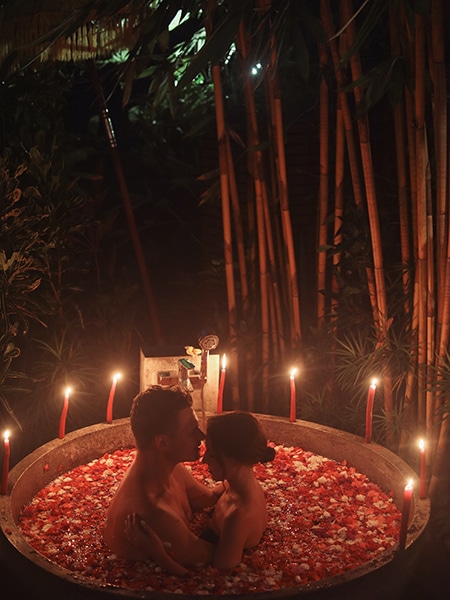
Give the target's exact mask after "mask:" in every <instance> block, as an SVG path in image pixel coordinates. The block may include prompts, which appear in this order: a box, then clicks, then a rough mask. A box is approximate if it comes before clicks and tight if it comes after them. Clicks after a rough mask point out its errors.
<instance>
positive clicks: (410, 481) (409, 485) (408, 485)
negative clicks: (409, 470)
mask: <svg viewBox="0 0 450 600" xmlns="http://www.w3.org/2000/svg"><path fill="white" fill-rule="evenodd" d="M413 487H414V485H413V480H412V479H408V483H407V484H406V486H405V490H412V489H413Z"/></svg>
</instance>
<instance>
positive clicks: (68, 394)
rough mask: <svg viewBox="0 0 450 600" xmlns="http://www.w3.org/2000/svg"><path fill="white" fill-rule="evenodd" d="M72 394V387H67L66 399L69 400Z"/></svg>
mask: <svg viewBox="0 0 450 600" xmlns="http://www.w3.org/2000/svg"><path fill="white" fill-rule="evenodd" d="M71 392H72V388H70V387H66V397H67V398H68V397H69V396H70V393H71Z"/></svg>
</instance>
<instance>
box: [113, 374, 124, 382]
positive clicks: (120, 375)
mask: <svg viewBox="0 0 450 600" xmlns="http://www.w3.org/2000/svg"><path fill="white" fill-rule="evenodd" d="M121 377H122V373H116V374H115V375H114V377H113V383H116V382H117V380H118V379H120V378H121Z"/></svg>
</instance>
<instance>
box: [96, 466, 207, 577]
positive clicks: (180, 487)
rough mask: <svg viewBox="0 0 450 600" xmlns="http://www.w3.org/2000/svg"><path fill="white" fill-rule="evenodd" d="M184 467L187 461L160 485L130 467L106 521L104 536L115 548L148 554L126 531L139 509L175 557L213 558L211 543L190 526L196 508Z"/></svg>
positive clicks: (185, 560) (191, 561) (188, 560)
mask: <svg viewBox="0 0 450 600" xmlns="http://www.w3.org/2000/svg"><path fill="white" fill-rule="evenodd" d="M183 470H184V471H186V469H185V467H184V466H183V465H177V466H176V467H175V468H174V470H173V472H172V474H171V475H170V477H169V482H168V485H167V486H165V487H164V488H162V489H161V488H159V489H158V486H146V485H142V482H141V481H139V477H138V476H136V474H135V473H133V467H130V470H129V471H128V473H127V474H126V476H125V478H124V480H123V482H122V484H121V487H120V489H119V490H118V491H117V493H116V495H115V496H114V499H113V501H112V503H111V506H110V508H109V511H108V518H107V521H106V524H105V529H104V540H105V542H106V544H107V545H108V546H109V548H110V549H111V550H112V551H113V552H115V553H116V554H117V555H119V556H124V557H127V558H130V559H132V560H145V559H147V558H148V556H146V555H145V554H144V553H142V552H141V551H140V550H139V549H138V548H136V547H135V546H133V545H132V544H131V543H130V541H129V540H128V538H127V536H126V535H125V523H126V519H127V517H128V515H130V514H132V513H137V514H139V515H140V517H141V518H142V519H143V520H144V521H145V522H146V523H148V525H150V526H151V527H152V528H153V529H154V531H155V533H157V534H158V536H159V537H160V538H161V540H162V542H163V543H164V545H165V546H166V548H167V549H168V551H169V552H170V554H172V555H173V557H174V558H175V560H177V561H179V562H180V563H182V564H185V565H186V564H187V565H192V566H194V565H199V564H204V563H205V562H209V560H210V554H211V546H210V544H208V543H207V542H205V541H203V540H201V539H199V538H198V537H197V536H195V535H194V534H193V533H192V531H191V529H190V526H189V522H190V519H191V512H192V511H191V506H190V503H189V499H188V495H187V490H186V480H187V479H188V477H186V473H187V474H188V476H189V475H190V474H189V473H188V472H187V471H186V473H183ZM152 487H153V489H151V488H152Z"/></svg>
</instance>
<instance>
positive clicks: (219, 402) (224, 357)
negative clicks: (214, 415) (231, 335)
mask: <svg viewBox="0 0 450 600" xmlns="http://www.w3.org/2000/svg"><path fill="white" fill-rule="evenodd" d="M226 372H227V355H226V354H223V355H222V370H221V372H220V381H219V393H218V394H217V412H218V413H221V412H222V411H223V390H224V387H225V375H226Z"/></svg>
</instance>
